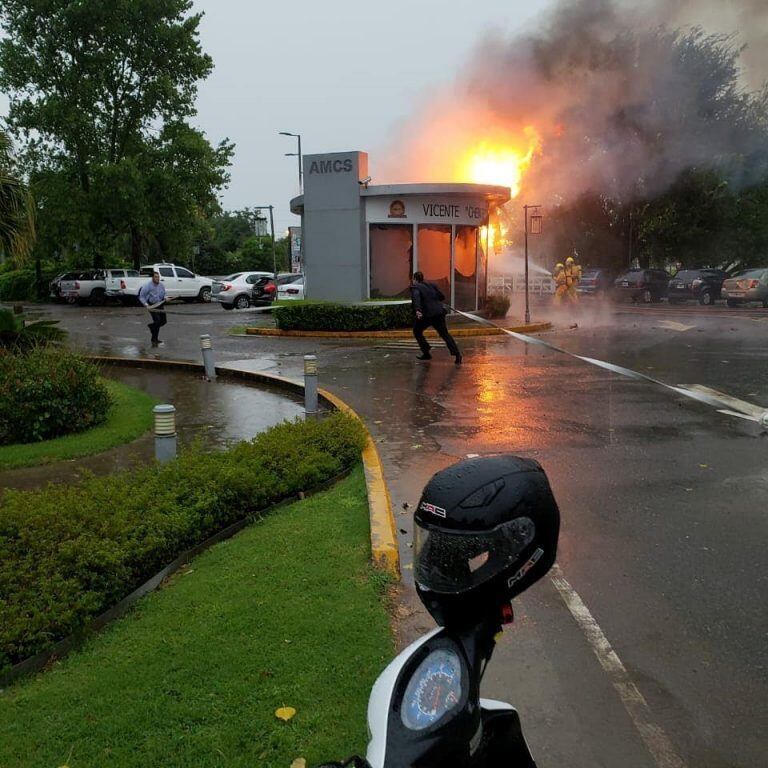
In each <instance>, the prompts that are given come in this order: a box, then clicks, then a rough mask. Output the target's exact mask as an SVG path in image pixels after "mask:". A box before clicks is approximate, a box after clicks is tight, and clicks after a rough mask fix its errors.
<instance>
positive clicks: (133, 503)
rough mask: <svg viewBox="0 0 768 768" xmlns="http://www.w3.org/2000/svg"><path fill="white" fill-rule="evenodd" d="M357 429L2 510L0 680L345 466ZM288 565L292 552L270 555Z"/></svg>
mask: <svg viewBox="0 0 768 768" xmlns="http://www.w3.org/2000/svg"><path fill="white" fill-rule="evenodd" d="M364 444H365V433H364V429H363V427H362V425H361V424H360V422H359V421H357V420H356V419H354V418H352V417H351V416H348V415H345V414H341V413H335V414H332V415H331V416H329V417H327V418H325V419H323V420H322V421H306V422H302V421H296V422H293V423H284V424H280V425H278V426H276V427H273V428H272V429H270V430H267V431H266V432H263V433H262V434H260V435H258V436H257V437H256V438H255V439H254V440H253V441H251V442H244V443H239V444H238V445H236V446H234V447H233V448H231V449H229V450H228V451H225V452H220V453H203V452H202V451H200V450H199V449H193V450H190V451H188V452H185V453H182V455H181V456H180V457H179V458H178V459H176V460H175V461H172V462H169V463H168V464H165V465H163V466H160V465H152V466H147V467H142V468H140V469H134V470H131V471H127V472H122V473H119V474H115V475H111V476H108V477H91V478H88V479H86V480H84V481H82V482H79V483H77V484H74V485H69V486H67V485H58V486H54V485H51V486H48V487H47V488H45V489H43V490H38V491H6V492H5V494H4V496H3V497H2V499H1V500H0V671H2V670H3V669H5V668H7V667H8V666H9V665H11V664H14V663H17V662H19V661H21V660H23V659H24V658H27V657H29V656H32V655H34V654H36V653H38V652H40V651H43V650H46V649H48V648H50V647H51V646H52V645H53V644H55V643H56V642H57V641H58V640H60V639H61V638H63V637H65V636H67V635H69V634H71V633H73V632H75V631H77V630H79V629H81V628H82V627H83V626H84V625H85V624H86V623H87V622H88V620H89V619H91V618H92V617H94V616H96V615H98V614H99V613H102V612H103V611H104V610H106V609H107V608H108V607H109V606H111V605H114V604H115V603H116V602H118V601H119V600H121V599H122V598H123V597H125V596H126V595H127V594H130V592H132V591H133V590H134V589H135V588H136V587H137V586H139V585H140V584H142V583H143V582H144V581H146V579H148V578H149V577H150V576H152V575H153V574H155V573H157V572H158V571H159V570H161V569H162V568H163V567H164V566H165V565H167V564H168V563H169V562H171V561H172V560H174V559H175V558H176V557H177V556H178V555H179V554H181V553H182V552H184V551H185V550H187V549H189V548H190V547H192V546H194V545H195V544H198V543H200V542H201V541H204V540H205V539H206V538H208V537H209V536H211V535H213V534H214V533H216V532H217V531H220V530H222V529H223V528H225V527H227V526H228V525H231V524H232V523H234V522H237V521H238V520H241V519H242V518H244V517H246V516H248V515H253V514H254V513H256V512H257V511H258V510H262V509H264V508H266V507H268V506H269V505H271V504H273V503H275V502H277V501H280V500H282V499H285V498H286V497H289V496H292V495H294V494H297V493H298V492H299V491H302V490H306V489H308V488H311V487H313V486H316V485H318V484H319V483H321V482H323V481H326V480H329V479H331V478H333V477H335V476H336V475H337V474H339V473H340V472H341V471H343V470H344V469H347V468H349V467H351V466H352V465H354V464H355V463H356V462H357V461H358V460H359V458H360V452H361V451H362V448H363V446H364ZM275 556H277V557H290V556H291V553H290V552H282V553H280V552H275Z"/></svg>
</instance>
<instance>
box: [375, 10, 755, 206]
mask: <svg viewBox="0 0 768 768" xmlns="http://www.w3.org/2000/svg"><path fill="white" fill-rule="evenodd" d="M681 25H682V26H681ZM690 25H695V26H694V27H693V28H692V27H691V26H690ZM699 25H700V28H699ZM732 33H733V35H732ZM731 35H732V36H731ZM743 44H746V45H748V46H749V47H748V48H746V49H745V50H744V51H743V52H742V53H741V54H740V55H739V48H740V46H741V45H743ZM460 64H461V63H460V62H457V71H459V70H460V71H461V72H462V73H463V74H462V75H461V77H460V78H459V79H458V81H457V82H456V83H454V84H452V85H450V86H448V87H447V88H446V90H445V91H444V92H443V93H441V94H438V95H435V96H434V98H432V99H431V100H428V103H427V105H426V107H425V108H424V110H423V112H422V114H420V115H418V116H416V117H414V118H413V120H412V121H410V122H409V123H408V124H407V125H405V126H403V131H402V134H401V136H400V137H399V138H398V139H397V141H396V142H395V146H396V147H397V149H396V151H394V150H393V152H392V153H391V162H390V163H389V164H388V165H387V166H386V167H385V168H384V169H383V171H384V172H383V174H381V173H377V181H384V180H387V181H395V180H397V181H416V180H419V181H424V180H427V179H431V180H436V181H438V180H439V181H446V180H450V179H451V178H457V176H456V174H455V173H453V169H452V167H451V165H450V161H451V157H452V156H454V155H455V154H456V153H457V152H458V151H460V150H461V149H463V148H464V147H466V146H467V145H468V144H471V143H473V142H477V141H478V140H487V141H489V142H491V143H494V142H496V143H505V144H507V145H512V146H515V147H518V148H519V150H520V153H521V154H522V155H524V154H525V152H526V151H527V150H528V149H529V148H530V147H531V146H532V145H535V151H534V157H533V160H532V161H531V164H530V167H529V168H528V170H527V172H526V173H525V175H524V178H523V182H522V188H523V193H524V194H525V196H526V197H527V199H528V200H529V201H530V200H532V199H533V198H534V197H535V198H536V200H535V201H536V202H541V203H543V204H545V205H556V204H563V203H567V202H569V201H571V200H574V199H576V198H578V197H579V196H580V195H582V194H585V193H588V192H592V193H595V192H597V193H599V194H601V195H605V196H608V197H611V198H613V199H616V200H624V201H626V200H630V199H634V198H645V197H648V196H652V195H655V194H659V193H660V192H662V191H664V190H665V189H666V188H668V186H669V185H670V184H672V182H673V181H674V180H675V179H676V178H678V177H679V175H680V173H681V172H683V171H684V170H687V169H690V168H697V169H701V168H717V169H718V170H721V171H722V172H723V173H724V174H725V176H726V178H727V179H728V181H729V183H730V184H732V185H733V187H734V188H743V187H746V186H749V185H751V184H753V183H756V182H758V181H760V180H762V179H764V178H765V177H766V175H768V146H767V142H766V137H767V136H768V132H767V131H768V125H767V124H766V122H767V121H766V118H765V103H766V101H765V91H762V92H760V91H755V90H754V89H755V88H757V86H758V84H762V83H763V82H764V81H765V80H766V79H768V69H767V68H768V2H766V1H765V0H738V2H719V3H718V2H714V1H713V0H705V2H700V1H699V0H688V1H685V0H672V2H669V1H667V0H664V1H663V2H662V0H658V2H650V0H645V1H643V0H641V1H640V2H639V3H637V2H636V3H633V4H632V5H631V6H630V5H629V4H625V3H622V2H618V0H567V1H566V2H560V3H559V4H558V5H556V6H555V7H554V8H553V9H552V11H551V12H550V13H549V14H548V15H546V16H543V17H541V18H540V19H539V21H538V23H537V25H536V27H535V28H533V29H529V30H526V31H524V32H522V33H519V34H517V35H516V36H515V37H513V38H512V39H507V38H502V37H499V36H494V35H491V36H489V37H488V38H487V39H485V40H483V41H481V42H480V44H479V45H478V48H477V50H476V52H475V54H474V56H473V58H472V61H471V62H470V64H469V66H463V67H460ZM750 89H752V90H750ZM464 180H466V179H464Z"/></svg>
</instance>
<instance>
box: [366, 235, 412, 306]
mask: <svg viewBox="0 0 768 768" xmlns="http://www.w3.org/2000/svg"><path fill="white" fill-rule="evenodd" d="M369 232H370V254H371V257H370V258H371V277H370V290H371V298H372V299H394V298H408V296H410V292H409V288H410V285H411V273H412V271H413V228H412V227H411V225H410V224H371V225H370V230H369Z"/></svg>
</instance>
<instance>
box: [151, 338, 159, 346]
mask: <svg viewBox="0 0 768 768" xmlns="http://www.w3.org/2000/svg"><path fill="white" fill-rule="evenodd" d="M151 344H152V346H153V347H159V346H160V342H159V341H158V340H157V339H152V341H151Z"/></svg>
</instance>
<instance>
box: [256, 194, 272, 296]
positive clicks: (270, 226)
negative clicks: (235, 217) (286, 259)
mask: <svg viewBox="0 0 768 768" xmlns="http://www.w3.org/2000/svg"><path fill="white" fill-rule="evenodd" d="M255 208H256V210H257V211H260V210H261V209H262V208H269V233H270V237H271V238H272V271H273V272H274V273H275V287H277V255H276V254H275V218H274V215H273V213H272V211H273V210H274V208H275V206H274V205H257V206H255Z"/></svg>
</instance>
